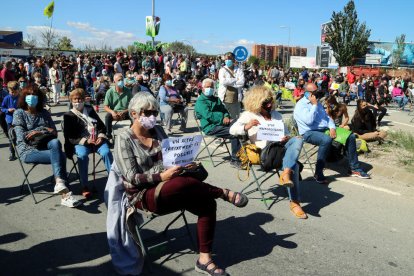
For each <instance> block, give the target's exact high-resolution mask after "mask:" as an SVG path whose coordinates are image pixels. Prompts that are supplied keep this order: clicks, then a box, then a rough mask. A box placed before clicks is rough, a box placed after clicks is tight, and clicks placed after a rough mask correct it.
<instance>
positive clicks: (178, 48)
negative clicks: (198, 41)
mask: <svg viewBox="0 0 414 276" xmlns="http://www.w3.org/2000/svg"><path fill="white" fill-rule="evenodd" d="M163 49H164V50H166V51H169V52H176V53H180V54H194V53H196V50H195V49H194V47H193V46H191V45H187V44H185V43H183V42H180V41H174V42H171V43H169V44H168V45H167V46H166V47H164V48H163Z"/></svg>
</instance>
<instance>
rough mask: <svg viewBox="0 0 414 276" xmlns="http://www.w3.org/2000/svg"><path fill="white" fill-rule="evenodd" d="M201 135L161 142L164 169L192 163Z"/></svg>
mask: <svg viewBox="0 0 414 276" xmlns="http://www.w3.org/2000/svg"><path fill="white" fill-rule="evenodd" d="M201 139H202V137H201V135H196V136H184V137H176V138H175V137H174V138H168V139H164V140H162V142H161V147H162V159H163V164H164V167H165V168H170V167H173V166H185V165H187V164H189V163H191V162H193V161H194V158H195V156H196V155H197V153H198V150H199V148H200V144H201Z"/></svg>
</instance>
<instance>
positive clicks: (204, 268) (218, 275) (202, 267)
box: [194, 259, 228, 276]
mask: <svg viewBox="0 0 414 276" xmlns="http://www.w3.org/2000/svg"><path fill="white" fill-rule="evenodd" d="M212 263H213V259H211V260H210V261H208V262H207V263H206V264H201V263H200V262H199V261H198V260H197V262H196V265H195V267H194V268H195V271H197V272H200V273H203V274H206V275H211V276H227V275H228V274H227V273H226V271H224V269H222V270H223V271H222V272H221V273H218V272H216V270H217V269H219V268H218V267H217V266H216V265H215V264H214V266H213V268H211V269H208V268H207V267H208V266H209V265H210V264H212Z"/></svg>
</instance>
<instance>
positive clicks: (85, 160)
mask: <svg viewBox="0 0 414 276" xmlns="http://www.w3.org/2000/svg"><path fill="white" fill-rule="evenodd" d="M93 150H94V149H93V148H92V147H91V146H83V145H75V153H76V156H77V157H78V168H79V174H80V183H81V185H82V186H83V187H86V186H87V184H88V165H89V156H88V155H89V154H90V153H91V152H93ZM95 152H97V153H98V154H99V155H100V156H101V157H102V159H103V161H104V164H105V169H106V170H107V172H108V173H109V171H110V170H111V165H112V162H113V157H112V153H111V151H110V150H109V146H108V143H106V142H104V143H102V144H101V145H100V146H99V148H98V149H95Z"/></svg>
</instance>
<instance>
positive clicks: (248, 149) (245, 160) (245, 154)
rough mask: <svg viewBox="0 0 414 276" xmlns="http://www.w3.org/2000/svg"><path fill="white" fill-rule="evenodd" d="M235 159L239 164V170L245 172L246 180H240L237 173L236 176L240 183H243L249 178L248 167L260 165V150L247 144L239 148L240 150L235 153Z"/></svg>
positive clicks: (253, 145)
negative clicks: (237, 159) (236, 158)
mask: <svg viewBox="0 0 414 276" xmlns="http://www.w3.org/2000/svg"><path fill="white" fill-rule="evenodd" d="M237 157H238V158H239V160H240V162H241V168H242V169H243V170H247V177H246V179H244V180H242V179H241V178H240V175H239V173H237V176H238V178H239V180H240V181H245V180H247V179H248V178H249V176H250V166H251V165H260V148H259V147H257V146H256V145H255V144H247V145H244V146H241V148H240V149H239V151H238V152H237Z"/></svg>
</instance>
